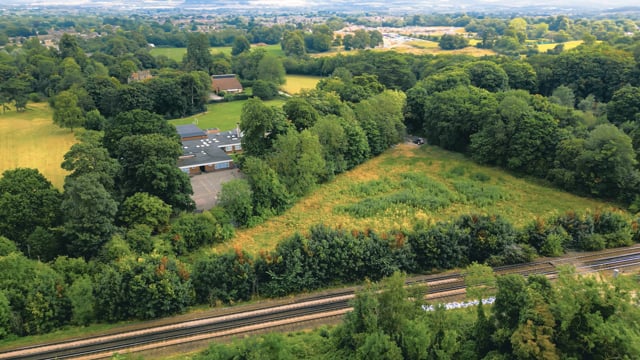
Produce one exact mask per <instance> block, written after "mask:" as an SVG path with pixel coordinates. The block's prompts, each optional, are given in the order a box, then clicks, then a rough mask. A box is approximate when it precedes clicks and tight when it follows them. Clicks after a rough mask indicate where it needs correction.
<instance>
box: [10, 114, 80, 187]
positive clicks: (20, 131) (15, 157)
mask: <svg viewBox="0 0 640 360" xmlns="http://www.w3.org/2000/svg"><path fill="white" fill-rule="evenodd" d="M52 118H53V112H52V110H51V109H50V108H49V105H48V104H46V103H38V104H33V103H30V104H29V105H28V106H27V110H26V111H24V112H16V111H15V110H11V111H7V112H5V113H4V114H0V154H2V156H0V173H1V172H4V171H5V170H8V169H14V168H17V167H27V168H36V169H38V170H40V172H41V173H42V174H43V175H44V176H45V177H46V178H47V179H49V180H50V181H51V182H52V183H53V185H55V186H56V187H57V188H62V185H63V184H64V177H65V176H66V175H67V172H66V171H65V170H63V169H62V168H60V163H62V160H63V159H64V154H65V153H66V152H67V151H69V148H70V147H71V145H73V144H75V143H76V139H75V136H74V135H73V133H72V132H71V131H70V130H69V129H61V128H59V127H58V126H56V125H54V124H53V120H52Z"/></svg>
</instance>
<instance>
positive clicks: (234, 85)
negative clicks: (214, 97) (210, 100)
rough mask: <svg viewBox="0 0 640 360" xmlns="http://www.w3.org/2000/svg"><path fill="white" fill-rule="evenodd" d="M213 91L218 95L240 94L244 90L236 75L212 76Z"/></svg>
mask: <svg viewBox="0 0 640 360" xmlns="http://www.w3.org/2000/svg"><path fill="white" fill-rule="evenodd" d="M211 90H213V92H214V93H216V94H220V93H221V92H225V93H230V94H239V93H241V92H242V91H243V90H244V89H243V88H242V84H240V80H238V77H237V76H236V74H224V75H212V76H211Z"/></svg>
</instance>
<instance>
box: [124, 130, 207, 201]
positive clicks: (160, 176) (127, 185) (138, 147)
mask: <svg viewBox="0 0 640 360" xmlns="http://www.w3.org/2000/svg"><path fill="white" fill-rule="evenodd" d="M169 126H170V125H169ZM174 131H175V130H174ZM116 154H117V156H118V159H120V165H121V166H122V171H121V174H120V179H121V180H120V189H121V192H122V194H123V195H124V196H131V195H133V194H135V193H137V192H146V193H148V194H150V195H154V196H157V197H158V198H160V199H162V201H164V202H165V203H167V204H169V205H171V207H172V208H173V210H174V211H178V210H193V209H194V208H195V204H194V202H193V200H192V199H191V197H190V195H191V194H192V193H193V189H192V188H191V182H190V181H189V177H188V175H187V174H185V173H184V172H182V171H181V170H180V169H179V168H178V167H177V166H176V162H177V159H178V156H180V155H181V154H182V148H181V147H180V144H179V143H178V142H177V141H176V140H174V139H173V138H168V137H166V136H164V135H162V134H144V135H131V136H125V137H124V138H122V139H121V140H120V142H119V147H118V150H117V152H116Z"/></svg>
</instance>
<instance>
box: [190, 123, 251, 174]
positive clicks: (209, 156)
mask: <svg viewBox="0 0 640 360" xmlns="http://www.w3.org/2000/svg"><path fill="white" fill-rule="evenodd" d="M194 126H195V125H194ZM200 131H202V130H200ZM202 132H203V134H206V133H205V132H204V131H202ZM232 145H233V146H237V145H240V138H239V137H237V133H236V130H231V131H223V132H220V133H217V134H208V135H207V138H206V139H199V140H189V141H183V142H182V153H183V154H184V155H183V156H184V157H182V158H180V159H178V167H180V168H189V167H195V166H201V165H212V164H216V163H222V162H227V161H231V160H232V159H231V157H230V156H229V155H227V154H226V153H225V152H224V147H226V146H232Z"/></svg>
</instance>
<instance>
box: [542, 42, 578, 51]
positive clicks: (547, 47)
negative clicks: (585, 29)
mask: <svg viewBox="0 0 640 360" xmlns="http://www.w3.org/2000/svg"><path fill="white" fill-rule="evenodd" d="M582 42H583V41H582V40H574V41H567V42H563V43H551V44H538V51H540V52H541V53H546V52H547V51H548V50H553V48H555V47H556V46H558V45H560V44H562V45H564V50H571V49H573V48H576V47H578V46H580V45H581V44H582Z"/></svg>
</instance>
